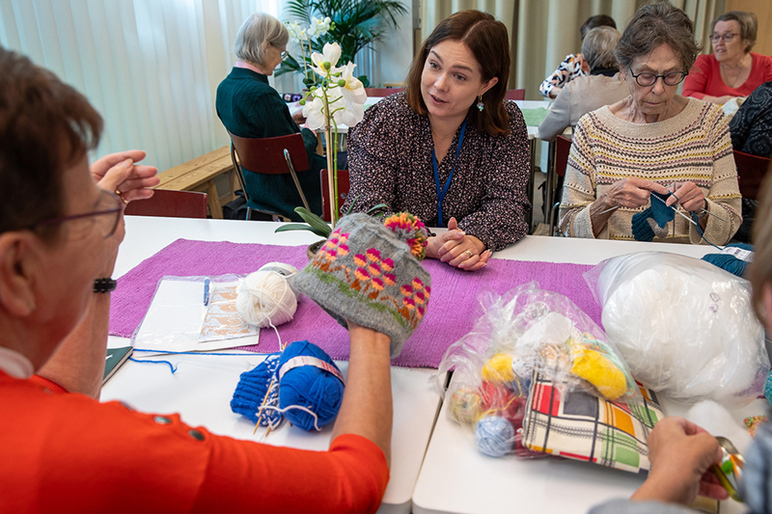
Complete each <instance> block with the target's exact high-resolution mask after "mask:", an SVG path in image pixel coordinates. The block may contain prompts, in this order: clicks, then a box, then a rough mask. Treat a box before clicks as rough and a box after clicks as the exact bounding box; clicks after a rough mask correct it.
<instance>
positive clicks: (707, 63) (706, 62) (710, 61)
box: [692, 54, 718, 70]
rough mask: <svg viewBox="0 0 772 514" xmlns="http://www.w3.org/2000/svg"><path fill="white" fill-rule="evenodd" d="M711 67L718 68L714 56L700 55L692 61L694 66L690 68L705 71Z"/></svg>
mask: <svg viewBox="0 0 772 514" xmlns="http://www.w3.org/2000/svg"><path fill="white" fill-rule="evenodd" d="M712 66H718V61H717V60H716V56H715V55H713V54H700V55H698V56H697V58H696V59H695V60H694V64H693V65H692V67H694V68H697V69H699V70H706V69H708V68H711V67H712Z"/></svg>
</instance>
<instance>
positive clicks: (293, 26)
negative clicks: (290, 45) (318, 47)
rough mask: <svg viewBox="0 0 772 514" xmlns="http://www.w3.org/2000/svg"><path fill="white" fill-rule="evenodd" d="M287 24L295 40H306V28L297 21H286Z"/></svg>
mask: <svg viewBox="0 0 772 514" xmlns="http://www.w3.org/2000/svg"><path fill="white" fill-rule="evenodd" d="M285 23H286V25H287V30H288V31H289V33H290V37H291V38H292V39H293V40H295V41H300V42H302V41H304V40H305V38H306V29H304V28H302V27H301V26H300V24H299V23H298V22H296V21H293V22H292V23H290V22H285Z"/></svg>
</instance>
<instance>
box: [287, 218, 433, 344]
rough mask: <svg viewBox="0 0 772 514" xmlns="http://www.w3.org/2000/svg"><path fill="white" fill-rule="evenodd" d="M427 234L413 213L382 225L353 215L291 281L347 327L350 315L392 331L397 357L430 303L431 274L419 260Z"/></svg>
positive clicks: (336, 228) (356, 321) (292, 284)
mask: <svg viewBox="0 0 772 514" xmlns="http://www.w3.org/2000/svg"><path fill="white" fill-rule="evenodd" d="M387 227H388V228H387ZM426 234H427V233H426V227H424V224H423V223H422V222H421V221H420V220H418V219H417V218H415V217H414V216H412V215H411V214H407V213H401V214H395V215H393V216H391V217H389V218H387V219H386V220H385V221H384V222H383V224H382V223H381V222H379V221H378V220H376V219H374V218H371V217H370V216H368V215H366V214H363V213H355V214H350V215H348V216H345V217H343V218H341V219H340V221H338V224H337V226H336V227H335V230H334V231H333V232H332V234H330V237H328V238H327V242H326V243H325V244H324V246H322V248H321V249H320V250H319V252H318V253H317V254H316V256H315V257H314V259H313V260H312V261H311V262H310V263H308V265H307V266H306V267H305V268H303V270H302V271H300V273H298V274H297V275H295V276H294V277H292V278H291V279H290V285H291V286H292V287H293V289H295V290H296V291H298V292H300V293H303V294H305V295H306V296H308V297H309V298H311V299H312V300H313V301H315V302H316V303H317V304H319V305H320V306H321V307H322V308H323V309H324V310H326V311H327V312H328V313H329V314H330V315H331V316H332V317H333V318H335V319H336V320H337V321H338V323H340V324H341V325H343V326H344V327H345V326H347V325H346V321H345V320H346V319H349V320H351V321H353V322H354V323H357V324H359V325H362V326H364V327H367V328H371V329H373V330H377V331H378V332H382V333H384V334H386V335H388V336H389V337H390V338H391V356H392V358H393V357H396V356H397V355H399V352H400V351H401V350H402V346H403V345H404V344H405V340H407V338H408V337H410V334H412V333H413V330H415V328H416V327H417V326H418V324H419V323H420V322H421V320H422V319H423V317H424V315H425V313H426V307H427V305H428V303H429V296H430V294H431V277H430V276H429V273H427V271H426V270H425V269H424V268H423V266H421V264H420V262H419V258H423V256H424V252H425V246H426Z"/></svg>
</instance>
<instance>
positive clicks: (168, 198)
mask: <svg viewBox="0 0 772 514" xmlns="http://www.w3.org/2000/svg"><path fill="white" fill-rule="evenodd" d="M154 191H155V192H154V193H153V196H152V197H150V198H148V199H146V200H134V201H133V202H131V203H129V204H128V205H126V209H125V210H124V211H123V213H124V214H127V215H130V216H131V215H135V216H166V217H167V218H206V193H199V192H198V191H173V190H169V189H155V190H154Z"/></svg>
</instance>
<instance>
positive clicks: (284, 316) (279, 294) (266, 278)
mask: <svg viewBox="0 0 772 514" xmlns="http://www.w3.org/2000/svg"><path fill="white" fill-rule="evenodd" d="M271 265H281V266H285V267H289V268H291V269H292V270H294V273H297V270H296V269H295V268H293V267H292V266H289V265H288V264H283V263H269V264H266V265H265V266H263V267H262V268H260V270H259V271H256V272H254V273H252V274H251V275H248V276H247V277H246V278H245V279H244V281H243V282H242V283H241V286H239V294H238V296H237V297H236V310H238V312H239V315H240V316H241V318H242V319H243V320H244V321H246V322H247V323H249V324H251V325H257V326H258V327H261V328H265V327H269V326H271V324H273V326H278V325H281V324H283V323H286V322H288V321H290V320H291V319H292V318H293V317H294V316H295V310H296V309H297V307H298V301H297V298H295V293H294V292H292V289H291V288H290V286H289V282H288V281H287V278H286V277H285V276H284V275H283V274H282V273H280V272H279V271H277V270H274V269H270V268H271V267H272V266H271ZM273 267H275V266H273Z"/></svg>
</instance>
